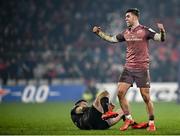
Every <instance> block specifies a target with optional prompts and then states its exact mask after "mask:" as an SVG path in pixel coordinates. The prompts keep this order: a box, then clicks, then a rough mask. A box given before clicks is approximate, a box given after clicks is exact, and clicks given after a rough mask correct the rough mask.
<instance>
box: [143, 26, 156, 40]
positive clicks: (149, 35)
mask: <svg viewBox="0 0 180 136" xmlns="http://www.w3.org/2000/svg"><path fill="white" fill-rule="evenodd" d="M145 29H146V37H147V39H148V40H149V39H154V35H155V34H156V32H155V31H154V30H153V29H151V28H147V27H146V28H145Z"/></svg>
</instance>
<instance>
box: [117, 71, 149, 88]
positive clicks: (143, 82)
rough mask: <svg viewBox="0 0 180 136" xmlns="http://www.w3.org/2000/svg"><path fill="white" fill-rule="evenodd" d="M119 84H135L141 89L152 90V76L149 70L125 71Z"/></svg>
mask: <svg viewBox="0 0 180 136" xmlns="http://www.w3.org/2000/svg"><path fill="white" fill-rule="evenodd" d="M119 82H125V83H129V84H131V86H132V85H133V83H134V82H135V83H136V85H137V87H139V88H150V74H149V70H138V71H137V70H136V71H133V70H128V69H126V68H125V69H124V70H123V73H122V74H121V76H120V78H119Z"/></svg>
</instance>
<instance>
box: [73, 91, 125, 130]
mask: <svg viewBox="0 0 180 136" xmlns="http://www.w3.org/2000/svg"><path fill="white" fill-rule="evenodd" d="M114 107H115V106H114V105H113V104H112V103H110V102H109V93H108V92H107V91H103V92H101V93H100V94H99V95H98V96H97V97H96V99H95V100H94V102H93V104H92V105H91V106H88V102H87V101H85V100H79V101H77V102H76V103H75V105H74V107H73V109H72V110H71V119H72V121H73V123H74V124H75V125H76V126H77V127H78V128H80V129H108V128H109V127H111V126H113V125H115V124H116V123H117V122H119V121H120V120H121V119H122V118H123V117H124V116H123V115H124V113H123V112H122V110H118V111H117V112H113V111H112V110H113V109H114Z"/></svg>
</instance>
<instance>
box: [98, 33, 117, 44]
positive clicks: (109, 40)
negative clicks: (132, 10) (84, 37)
mask: <svg viewBox="0 0 180 136" xmlns="http://www.w3.org/2000/svg"><path fill="white" fill-rule="evenodd" d="M97 35H99V37H101V38H102V39H104V40H106V41H108V42H113V43H117V42H118V40H117V38H116V35H114V36H110V35H108V34H106V33H104V32H102V31H100V32H99V33H97Z"/></svg>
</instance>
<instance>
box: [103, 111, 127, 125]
mask: <svg viewBox="0 0 180 136" xmlns="http://www.w3.org/2000/svg"><path fill="white" fill-rule="evenodd" d="M116 112H117V113H118V116H117V117H115V118H110V119H108V120H106V121H107V122H108V124H109V125H110V126H113V125H115V124H116V123H118V122H119V121H120V120H121V119H122V118H123V115H124V112H123V111H122V109H118V110H117V111H116Z"/></svg>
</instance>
